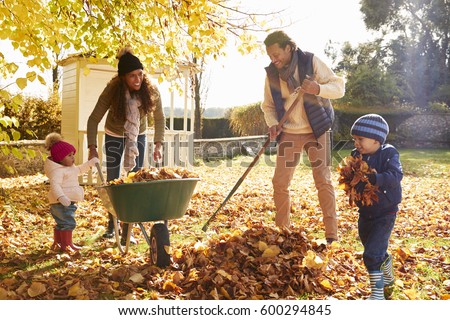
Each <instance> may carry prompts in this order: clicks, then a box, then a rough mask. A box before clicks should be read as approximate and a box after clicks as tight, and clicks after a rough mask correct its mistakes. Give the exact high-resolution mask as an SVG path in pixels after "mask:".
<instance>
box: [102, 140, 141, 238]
mask: <svg viewBox="0 0 450 320" xmlns="http://www.w3.org/2000/svg"><path fill="white" fill-rule="evenodd" d="M146 142H147V138H146V135H145V134H140V135H138V139H137V145H138V150H139V156H137V157H136V167H134V168H133V170H131V171H134V172H136V171H138V170H139V169H141V168H142V166H143V165H144V156H145V145H146ZM124 146H125V138H118V137H113V136H110V135H107V134H106V135H105V155H106V179H107V180H108V181H110V180H114V179H117V178H119V177H120V166H121V163H122V157H123V150H124ZM108 216H109V222H108V229H109V230H113V228H114V222H113V218H112V215H111V213H110V214H109V215H108Z"/></svg>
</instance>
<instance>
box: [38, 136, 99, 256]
mask: <svg viewBox="0 0 450 320" xmlns="http://www.w3.org/2000/svg"><path fill="white" fill-rule="evenodd" d="M45 146H46V148H47V150H49V151H50V157H48V158H47V159H46V160H45V163H44V171H45V174H46V175H47V177H48V178H49V181H50V191H49V193H48V199H49V202H50V212H51V214H52V216H53V218H54V219H55V222H56V226H55V228H54V232H53V236H54V242H53V245H52V249H57V248H59V249H60V250H61V251H65V252H69V253H70V252H74V251H77V250H79V249H80V247H78V246H76V245H74V244H73V243H72V231H73V230H74V229H75V226H76V222H75V211H76V210H77V206H76V202H77V201H82V200H83V198H84V190H83V188H82V187H81V186H80V184H79V183H78V176H79V175H80V174H82V173H84V172H87V171H88V170H89V168H90V167H92V166H94V165H95V164H96V163H98V162H99V160H98V158H92V159H91V160H89V161H87V162H85V163H83V164H82V165H79V166H75V157H74V155H75V152H76V150H75V147H74V146H73V145H71V144H70V143H68V142H65V141H63V140H62V138H61V136H60V135H59V134H58V133H55V132H54V133H50V134H49V135H47V137H46V138H45Z"/></svg>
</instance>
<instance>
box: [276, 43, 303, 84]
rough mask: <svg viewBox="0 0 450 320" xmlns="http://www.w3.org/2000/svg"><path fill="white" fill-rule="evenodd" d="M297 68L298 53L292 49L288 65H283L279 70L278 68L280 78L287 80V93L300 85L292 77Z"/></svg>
mask: <svg viewBox="0 0 450 320" xmlns="http://www.w3.org/2000/svg"><path fill="white" fill-rule="evenodd" d="M297 68H298V55H297V52H296V51H292V57H291V62H290V63H289V65H288V66H286V67H283V68H282V69H281V70H278V73H279V75H280V78H281V79H282V80H283V81H286V82H287V85H288V89H289V93H292V92H294V91H295V89H296V88H298V87H299V86H300V83H299V81H297V80H296V79H295V77H294V75H295V70H296V69H297Z"/></svg>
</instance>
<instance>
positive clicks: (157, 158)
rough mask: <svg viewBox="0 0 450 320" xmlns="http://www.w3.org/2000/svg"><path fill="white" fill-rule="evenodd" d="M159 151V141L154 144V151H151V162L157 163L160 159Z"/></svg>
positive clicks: (160, 147)
mask: <svg viewBox="0 0 450 320" xmlns="http://www.w3.org/2000/svg"><path fill="white" fill-rule="evenodd" d="M161 149H162V144H161V142H159V141H158V142H155V149H154V150H153V160H155V162H159V160H161V159H162V153H161Z"/></svg>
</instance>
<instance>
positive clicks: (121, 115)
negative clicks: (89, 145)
mask: <svg viewBox="0 0 450 320" xmlns="http://www.w3.org/2000/svg"><path fill="white" fill-rule="evenodd" d="M111 83H113V84H116V87H115V88H113V90H114V91H115V95H114V98H113V100H112V103H111V112H112V114H113V115H114V118H116V119H122V120H125V119H126V112H125V103H126V97H125V96H126V95H125V93H126V90H128V88H127V85H126V83H125V81H124V80H122V78H121V77H120V76H116V77H114V78H113V79H112V80H111ZM131 94H132V95H135V96H138V97H139V99H140V100H141V108H142V110H143V111H144V113H145V114H149V113H150V112H152V111H154V110H155V104H156V100H157V99H158V91H157V89H156V88H155V87H154V85H153V84H152V83H151V82H150V81H149V80H148V78H147V76H146V75H145V74H144V78H143V79H142V84H141V88H140V89H139V90H137V91H134V92H133V93H131Z"/></svg>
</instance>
